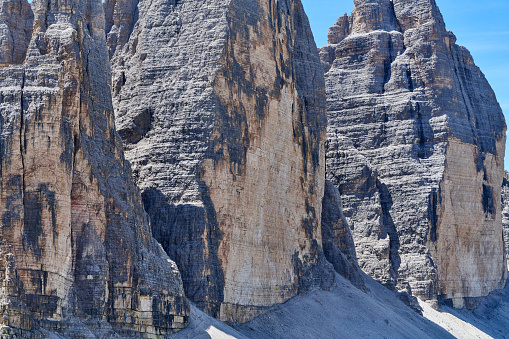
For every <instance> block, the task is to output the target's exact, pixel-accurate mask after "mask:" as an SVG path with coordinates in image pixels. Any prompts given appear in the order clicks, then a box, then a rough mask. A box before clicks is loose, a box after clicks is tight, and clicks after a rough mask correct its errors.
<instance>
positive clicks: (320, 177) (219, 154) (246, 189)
mask: <svg viewBox="0 0 509 339" xmlns="http://www.w3.org/2000/svg"><path fill="white" fill-rule="evenodd" d="M135 3H136V1H107V2H106V3H105V8H106V13H107V19H106V21H107V22H110V24H111V28H110V30H109V32H108V34H107V37H108V38H107V40H108V44H109V46H110V53H111V54H112V59H111V60H112V70H113V76H112V91H113V98H114V99H113V102H114V107H115V113H116V122H117V126H118V130H119V132H120V134H121V136H122V137H123V139H124V141H125V142H126V146H125V147H126V157H127V159H128V160H129V161H130V162H131V163H132V167H133V171H134V173H135V176H136V179H137V183H138V185H139V187H140V188H141V190H142V196H143V202H144V204H145V208H146V210H147V211H148V213H149V215H150V218H151V221H152V227H153V234H154V236H155V237H156V239H158V240H159V241H160V242H161V243H162V244H163V246H164V248H165V249H166V251H167V252H168V254H169V255H170V257H171V258H172V259H174V260H176V262H177V264H178V266H179V268H180V270H181V272H182V277H183V282H184V287H185V291H186V295H187V296H188V297H189V298H190V299H191V300H193V301H194V302H196V304H197V305H198V306H199V307H200V308H201V309H203V310H205V311H206V312H207V313H209V314H211V315H213V316H215V317H218V318H220V319H221V320H225V321H230V322H244V321H246V320H249V319H251V318H253V317H254V316H256V315H257V314H259V313H260V312H263V311H264V310H266V309H267V308H269V307H270V306H272V305H274V304H276V303H282V302H284V301H286V300H288V299H289V298H290V297H292V296H295V295H296V294H298V293H300V292H302V291H307V290H310V289H313V288H316V287H322V288H330V287H331V286H332V284H333V281H334V275H333V274H332V267H331V265H330V264H329V263H327V261H326V260H325V258H324V255H323V251H322V242H321V240H322V238H321V237H322V232H321V227H320V220H321V203H322V197H323V192H324V177H325V173H324V171H325V166H324V165H325V164H324V148H323V144H324V140H325V132H326V114H325V90H324V83H323V71H322V69H321V66H320V60H319V58H318V55H317V52H316V47H315V43H314V41H313V37H312V34H311V30H310V28H309V24H308V21H307V18H306V16H305V14H304V11H303V8H302V5H301V3H300V1H298V0H296V1H293V0H292V1H290V0H283V1H275V0H259V1H253V0H228V1H227V0H219V1H197V0H189V1H173V0H155V1H144V0H142V1H140V2H139V3H138V4H137V11H136V10H133V8H135ZM128 17H135V18H136V20H135V23H134V25H133V26H132V27H130V26H129V24H128V21H129V20H128V19H126V18H128ZM126 36H129V38H128V39H126Z"/></svg>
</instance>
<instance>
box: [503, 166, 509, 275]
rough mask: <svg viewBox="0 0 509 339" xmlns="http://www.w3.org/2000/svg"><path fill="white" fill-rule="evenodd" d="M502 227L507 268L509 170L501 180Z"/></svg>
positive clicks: (508, 246) (508, 266) (508, 250)
mask: <svg viewBox="0 0 509 339" xmlns="http://www.w3.org/2000/svg"><path fill="white" fill-rule="evenodd" d="M502 227H503V228H504V243H505V255H506V258H507V268H508V269H509V172H507V171H504V180H503V182H502Z"/></svg>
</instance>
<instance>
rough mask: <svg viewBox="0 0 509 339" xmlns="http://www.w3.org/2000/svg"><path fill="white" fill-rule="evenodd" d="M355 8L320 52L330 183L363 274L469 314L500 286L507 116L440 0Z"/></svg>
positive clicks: (367, 0) (381, 1) (362, 0)
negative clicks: (451, 25) (340, 202)
mask: <svg viewBox="0 0 509 339" xmlns="http://www.w3.org/2000/svg"><path fill="white" fill-rule="evenodd" d="M354 2H355V9H354V10H353V12H352V14H351V15H350V16H348V15H345V16H343V17H340V18H339V19H338V21H337V22H336V24H335V25H334V26H333V27H331V29H330V30H329V44H328V45H327V46H325V47H323V48H322V49H321V50H320V56H321V59H322V63H323V65H324V67H325V71H326V75H325V78H326V90H327V109H328V119H329V127H328V132H327V133H328V135H327V142H328V145H327V146H326V152H327V155H326V158H327V160H326V162H327V165H326V166H327V170H326V171H327V179H329V180H330V181H331V182H332V183H333V184H334V185H335V186H336V187H337V188H338V189H339V191H340V192H341V195H342V200H343V212H344V214H345V217H346V219H347V221H348V223H349V225H350V227H351V229H352V233H353V237H354V240H355V243H356V248H357V256H358V260H359V265H360V267H361V268H362V269H363V270H364V271H366V272H367V273H369V274H370V275H371V276H373V277H375V278H376V279H377V280H379V281H381V282H382V283H384V284H386V285H388V286H390V287H393V288H397V289H398V290H400V291H407V292H408V293H413V294H414V295H417V296H420V297H421V298H424V299H436V298H437V297H439V298H441V299H451V300H452V301H453V302H454V304H455V306H457V307H462V306H463V305H464V303H465V302H468V301H472V299H470V298H475V297H480V296H484V295H487V294H488V293H489V292H490V291H492V290H494V289H497V288H500V287H503V283H504V282H505V276H506V270H507V268H506V265H505V259H504V244H503V239H502V226H501V225H502V208H501V204H500V201H499V198H498V197H499V193H500V187H501V183H502V177H503V164H504V161H503V158H504V148H505V130H506V125H505V121H504V117H503V114H502V110H501V108H500V106H499V104H498V103H497V100H496V98H495V95H494V93H493V91H492V89H491V88H490V86H489V84H488V82H487V81H486V79H485V77H484V75H483V74H482V72H481V71H480V70H479V68H477V67H476V66H475V64H474V61H473V59H472V57H471V55H470V53H469V52H468V51H467V49H465V48H464V47H461V46H458V45H457V44H456V43H455V42H456V38H455V36H454V35H453V33H451V32H450V31H447V30H446V28H445V24H444V21H443V18H442V16H441V14H440V12H439V9H438V7H437V5H436V3H435V1H434V0H393V1H390V0H376V1H375V0H356V1H354ZM467 306H469V305H467ZM470 306H471V305H470Z"/></svg>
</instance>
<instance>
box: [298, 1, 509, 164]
mask: <svg viewBox="0 0 509 339" xmlns="http://www.w3.org/2000/svg"><path fill="white" fill-rule="evenodd" d="M436 2H437V4H438V7H440V11H441V12H442V15H443V16H444V20H445V23H446V25H447V29H449V30H451V31H453V32H454V34H455V35H456V37H457V38H458V42H457V43H458V44H460V45H463V46H465V47H467V48H468V49H469V50H470V52H471V53H472V56H473V57H474V60H475V63H476V64H477V66H479V67H480V68H481V70H482V71H483V73H484V74H485V75H486V77H487V78H488V81H489V82H490V84H491V86H492V87H493V89H494V90H495V93H496V95H497V99H498V102H499V103H500V105H501V106H502V110H503V111H504V114H505V116H506V120H507V121H508V123H509V19H508V15H509V0H483V1H479V0H436ZM302 3H303V4H304V8H305V9H306V13H307V15H308V17H309V21H310V22H311V28H312V30H313V34H314V36H315V40H316V45H317V46H318V47H321V46H323V45H325V44H326V43H327V30H328V29H329V27H330V26H332V25H333V24H334V22H335V21H336V19H337V18H338V17H339V16H341V15H343V14H344V13H348V14H350V12H351V11H352V9H353V6H354V5H353V0H302ZM505 168H506V169H509V145H508V147H507V149H506V160H505Z"/></svg>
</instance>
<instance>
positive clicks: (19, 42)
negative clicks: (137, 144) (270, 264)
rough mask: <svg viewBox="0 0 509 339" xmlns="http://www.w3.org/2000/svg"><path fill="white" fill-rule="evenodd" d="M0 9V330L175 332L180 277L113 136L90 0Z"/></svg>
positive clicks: (98, 12) (103, 47)
mask: <svg viewBox="0 0 509 339" xmlns="http://www.w3.org/2000/svg"><path fill="white" fill-rule="evenodd" d="M0 8H1V14H0V27H1V30H0V42H1V44H2V49H1V51H0V53H1V54H0V60H1V61H0V132H1V133H0V173H1V176H0V217H1V228H0V281H2V285H1V288H2V292H1V293H0V294H1V295H2V297H1V299H0V312H1V313H2V315H3V322H4V325H7V326H4V327H1V331H2V334H3V335H5V336H6V337H10V336H21V337H24V338H30V337H34V338H35V337H37V338H39V337H45V336H46V335H47V334H48V332H47V330H51V331H57V332H59V333H61V334H63V335H65V336H69V337H80V338H82V337H92V335H93V334H96V335H98V336H100V337H106V336H108V337H115V336H118V335H119V334H120V335H122V336H136V337H146V338H153V337H155V336H158V335H165V334H168V333H172V332H173V331H174V330H178V329H181V328H183V327H184V326H186V324H187V323H188V315H189V305H188V302H187V300H186V299H185V297H184V292H183V288H182V281H181V278H180V274H179V272H178V270H177V268H176V265H175V264H174V263H173V262H171V261H170V259H169V258H168V256H167V255H166V254H165V253H164V251H163V249H162V248H161V246H160V245H159V244H158V243H157V242H156V241H155V240H154V239H153V238H152V237H151V232H150V225H149V222H148V217H147V216H146V214H145V212H144V210H143V205H142V202H141V198H140V193H139V191H138V189H137V188H136V185H135V184H134V182H132V180H131V179H130V175H131V170H130V168H129V166H128V164H127V163H126V161H125V160H124V155H123V150H122V144H121V140H120V138H119V136H118V134H117V132H116V131H115V124H114V115H113V109H112V101H111V94H110V89H109V66H108V64H109V63H108V47H107V44H106V39H105V32H104V12H103V8H102V3H101V1H100V0H59V1H55V0H37V1H34V2H32V4H31V6H30V4H29V3H28V2H27V1H26V0H21V1H19V0H1V1H0ZM38 328H40V330H38Z"/></svg>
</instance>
